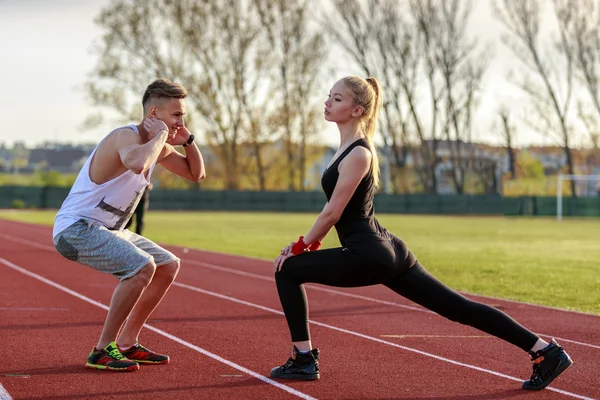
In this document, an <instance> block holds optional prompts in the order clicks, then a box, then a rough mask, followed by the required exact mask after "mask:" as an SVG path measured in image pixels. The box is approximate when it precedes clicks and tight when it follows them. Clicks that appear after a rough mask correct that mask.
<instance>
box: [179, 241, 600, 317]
mask: <svg viewBox="0 0 600 400" xmlns="http://www.w3.org/2000/svg"><path fill="white" fill-rule="evenodd" d="M168 246H169V247H173V248H177V249H180V250H183V247H181V246H175V245H168ZM187 249H188V251H189V250H193V251H196V252H199V253H209V254H216V255H219V256H226V257H234V258H241V259H246V260H251V261H262V262H268V263H272V262H273V260H271V259H268V258H260V257H252V256H244V255H238V254H231V253H223V252H220V251H215V250H207V249H197V248H193V247H188V248H187ZM340 293H344V292H340ZM460 293H462V294H465V295H468V296H475V297H483V298H485V299H489V300H499V301H504V302H507V303H514V304H522V305H525V306H530V307H536V308H545V309H549V310H556V311H562V312H566V313H571V314H579V315H586V316H588V317H597V318H598V317H600V315H598V314H592V313H587V312H583V311H573V310H567V309H566V308H560V307H551V306H544V305H541V304H535V303H527V302H525V301H518V300H510V299H504V298H501V297H493V296H486V295H483V294H476V293H469V292H463V291H460Z"/></svg>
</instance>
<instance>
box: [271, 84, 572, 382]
mask: <svg viewBox="0 0 600 400" xmlns="http://www.w3.org/2000/svg"><path fill="white" fill-rule="evenodd" d="M380 104H381V93H380V89H379V84H378V82H377V80H376V79H375V78H368V79H363V78H360V77H356V76H350V77H346V78H343V79H341V80H340V81H338V82H337V83H336V84H335V85H334V86H333V88H332V89H331V92H330V93H329V96H328V99H327V101H326V102H325V119H326V120H327V121H331V122H335V123H336V124H337V126H338V129H339V131H340V147H339V149H338V151H337V152H336V154H335V155H334V157H333V159H332V161H331V163H330V165H329V166H328V167H327V169H326V170H325V172H324V173H323V177H322V180H321V184H322V186H323V190H324V191H325V194H326V196H327V200H328V201H327V204H326V205H325V207H324V208H323V211H322V212H321V213H320V214H319V216H318V218H317V220H316V221H315V223H314V225H313V226H312V228H311V229H310V230H309V231H308V233H306V235H304V236H300V237H299V239H298V241H296V242H293V243H292V244H290V245H289V246H287V247H286V248H284V249H283V250H282V251H281V254H280V255H279V256H278V257H277V259H276V260H275V278H276V282H277V291H278V293H279V298H280V300H281V305H282V307H283V311H284V313H285V317H286V320H287V323H288V326H289V329H290V332H291V336H292V342H293V346H294V347H293V352H292V357H291V358H290V359H289V360H288V361H287V363H285V364H284V365H282V366H280V367H276V368H273V370H271V376H272V377H274V378H287V379H300V380H313V379H319V363H318V361H319V350H318V349H313V348H312V345H311V341H310V334H309V330H308V306H307V302H306V295H305V292H304V286H303V284H304V283H307V282H312V283H319V284H323V285H329V286H338V287H359V286H369V285H375V284H382V285H385V286H387V287H388V288H390V289H392V290H393V291H395V292H396V293H398V294H400V295H401V296H404V297H406V298H408V299H410V300H412V301H414V302H415V303H418V304H420V305H422V306H423V307H426V308H428V309H430V310H432V311H434V312H436V313H438V314H440V315H442V316H444V317H446V318H448V319H450V320H452V321H457V322H460V323H462V324H465V325H469V326H472V327H474V328H477V329H479V330H481V331H484V332H486V333H489V334H490V335H494V336H496V337H498V338H500V339H503V340H505V341H507V342H509V343H512V344H514V345H515V346H518V347H520V348H521V349H523V350H524V351H526V352H529V354H530V356H531V359H532V361H533V362H534V365H533V374H532V376H531V378H530V379H529V380H527V381H525V382H523V386H522V387H523V389H527V390H541V389H543V388H545V387H546V386H548V385H549V384H550V382H552V381H553V380H554V379H555V378H556V377H557V376H558V375H560V374H561V373H562V372H563V371H565V370H566V369H567V368H568V367H569V366H571V364H572V363H573V362H572V361H571V359H570V358H569V356H568V355H567V353H566V352H565V351H564V350H563V349H562V348H561V347H560V346H559V345H558V344H557V343H556V342H555V341H554V340H552V342H551V343H547V342H545V341H544V340H542V339H541V338H539V337H538V336H537V335H535V334H534V333H533V332H531V331H529V330H528V329H526V328H524V327H523V326H521V325H520V324H519V323H517V322H516V321H515V320H513V319H512V318H511V317H509V316H508V315H506V314H505V313H503V312H501V311H499V310H497V309H495V308H493V307H490V306H487V305H485V304H480V303H477V302H474V301H471V300H469V299H467V298H466V297H464V296H462V295H460V294H459V293H457V292H456V291H454V290H452V289H450V288H448V287H447V286H445V285H444V284H442V283H441V282H439V281H438V280H437V279H435V278H434V277H433V276H431V275H430V274H429V273H428V272H427V271H426V270H425V269H424V268H423V267H422V266H421V264H419V262H418V261H417V259H416V258H415V256H414V255H413V253H412V252H411V251H410V250H409V249H408V248H407V247H406V245H405V243H404V242H403V241H402V240H400V239H398V238H397V237H395V236H394V235H392V234H391V233H389V232H388V231H387V230H386V229H385V228H383V227H382V226H381V225H379V223H378V222H377V220H376V219H375V215H374V210H373V197H374V194H375V189H376V187H377V184H378V178H379V166H378V160H377V154H376V152H375V147H374V145H373V135H374V133H375V126H376V121H377V114H378V110H379V105H380ZM333 226H335V228H336V230H337V233H338V237H339V239H340V243H341V244H342V247H339V248H335V249H327V250H321V251H316V250H319V248H320V246H321V240H322V239H323V238H324V237H325V235H327V233H328V232H329V230H330V229H331V228H332V227H333Z"/></svg>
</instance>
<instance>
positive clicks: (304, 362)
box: [271, 346, 319, 381]
mask: <svg viewBox="0 0 600 400" xmlns="http://www.w3.org/2000/svg"><path fill="white" fill-rule="evenodd" d="M271 378H282V379H297V380H302V381H312V380H315V379H319V349H312V350H311V351H309V352H308V353H306V354H302V353H300V352H299V351H298V349H297V348H296V346H294V350H293V352H292V356H291V357H290V358H289V359H288V360H287V362H286V363H285V364H284V365H282V366H281V367H275V368H273V369H272V370H271Z"/></svg>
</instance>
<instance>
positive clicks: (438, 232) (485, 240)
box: [0, 211, 600, 314]
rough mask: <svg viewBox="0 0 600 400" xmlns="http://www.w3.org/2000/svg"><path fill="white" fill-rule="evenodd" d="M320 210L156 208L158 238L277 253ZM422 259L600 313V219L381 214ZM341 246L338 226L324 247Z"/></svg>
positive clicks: (504, 289)
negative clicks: (307, 212)
mask: <svg viewBox="0 0 600 400" xmlns="http://www.w3.org/2000/svg"><path fill="white" fill-rule="evenodd" d="M53 217H54V212H50V211H19V212H16V211H0V218H7V219H14V220H20V221H28V222H34V223H41V224H51V223H52V220H53ZM315 217H316V214H299V213H296V214H294V213H285V214H284V213H258V212H257V213H233V212H231V213H227V212H195V213H192V212H156V211H154V212H153V211H150V212H149V213H148V215H147V221H146V225H147V231H146V232H145V234H146V235H147V236H148V237H149V238H151V239H152V240H154V241H157V242H160V243H167V244H173V245H179V246H185V247H196V248H202V249H209V250H216V251H220V252H226V253H232V254H240V255H247V256H254V257H261V258H265V259H273V258H274V257H275V256H276V255H277V254H278V253H279V250H280V249H281V247H283V246H284V245H286V244H288V243H289V242H291V241H293V240H295V239H296V238H297V237H298V236H299V235H303V234H304V233H306V231H307V230H308V229H309V228H310V227H311V225H312V223H313V222H314V219H315ZM378 219H379V221H380V222H381V223H382V224H383V225H384V226H386V227H387V228H388V229H389V230H390V231H391V232H393V233H394V234H395V235H396V236H398V237H400V238H401V239H403V240H404V241H405V242H406V243H407V244H408V246H409V247H410V248H411V249H412V250H413V252H414V253H415V254H416V255H417V257H418V259H419V260H420V262H421V263H422V264H423V265H424V266H425V267H426V268H427V269H428V270H429V271H430V272H432V273H433V274H434V275H435V276H436V277H437V278H438V279H440V280H441V281H443V282H445V283H446V284H448V285H449V286H450V287H452V288H455V289H458V290H463V291H467V292H471V293H479V294H484V295H488V296H496V297H501V298H507V299H513V300H519V301H525V302H530V303H536V304H544V305H548V306H554V307H561V308H566V309H572V310H579V311H584V312H591V313H595V314H600V290H598V287H600V262H599V261H600V245H598V232H599V230H600V220H594V219H587V220H586V219H567V220H564V221H563V222H561V223H558V222H556V221H555V220H553V219H541V218H535V219H534V218H501V217H459V216H420V215H419V216H415V215H379V216H378ZM337 245H339V242H338V240H337V236H336V234H335V232H334V231H332V232H331V233H330V234H329V236H328V237H327V238H326V240H325V243H324V246H325V247H334V246H337Z"/></svg>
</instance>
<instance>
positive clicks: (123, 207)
mask: <svg viewBox="0 0 600 400" xmlns="http://www.w3.org/2000/svg"><path fill="white" fill-rule="evenodd" d="M123 128H130V129H133V130H134V131H135V132H136V133H137V134H138V135H139V131H138V129H137V127H136V126H135V125H127V126H122V127H119V128H117V129H114V130H113V131H112V132H110V133H109V134H108V135H110V134H111V133H113V132H114V131H116V130H118V129H123ZM108 135H107V136H108ZM105 139H106V137H105ZM103 140H104V139H103ZM100 143H102V141H101V142H100ZM99 146H100V144H98V146H96V148H95V149H94V151H92V154H90V156H89V158H88V159H87V161H86V162H85V164H84V165H83V168H81V171H79V175H77V179H76V180H75V183H74V184H73V187H71V191H70V192H69V195H68V196H67V198H66V199H65V201H64V202H63V204H62V206H61V207H60V210H58V214H57V215H56V217H55V218H54V229H53V232H52V237H56V235H58V234H59V233H60V232H62V231H63V230H65V229H66V228H68V227H69V226H71V225H72V224H73V223H75V222H77V221H78V220H80V219H81V218H84V219H87V220H89V221H90V222H97V223H99V224H101V225H104V226H105V227H107V228H108V229H113V230H122V229H123V228H124V227H125V224H126V223H127V221H129V219H130V218H131V215H132V214H133V211H134V210H135V207H136V206H137V204H138V202H139V201H140V197H141V196H142V193H143V192H144V189H145V188H146V186H148V185H149V184H150V176H151V175H152V171H153V170H154V167H155V166H156V163H154V164H152V166H151V167H150V169H149V170H148V176H147V177H145V176H144V174H143V173H142V174H135V173H133V172H132V171H130V170H127V171H126V172H124V173H123V174H121V175H119V176H117V177H116V178H114V179H112V180H110V181H108V182H105V183H103V184H101V185H98V184H96V183H94V182H92V180H91V179H90V164H91V161H92V159H93V158H94V154H95V153H96V150H98V147H99Z"/></svg>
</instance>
